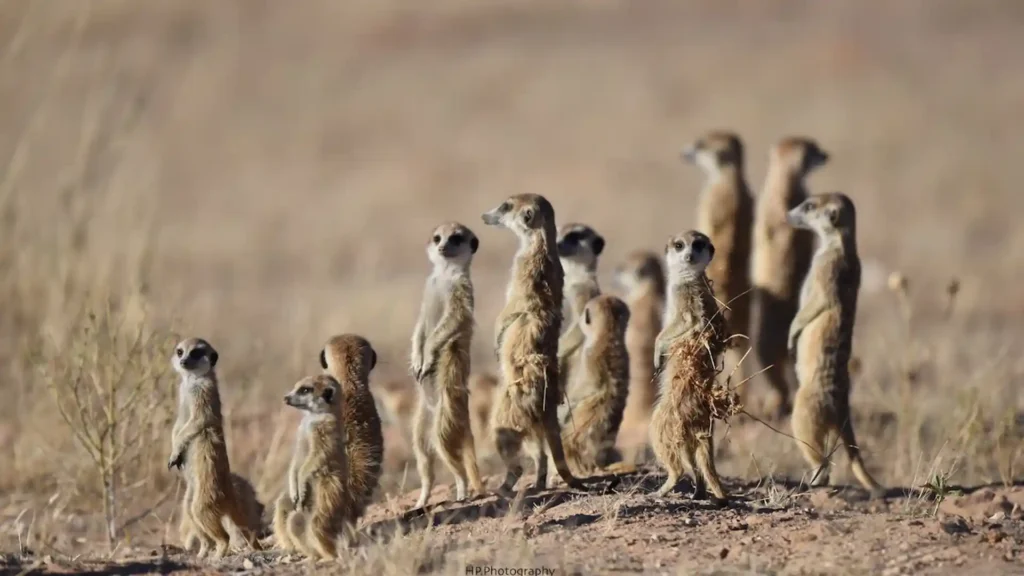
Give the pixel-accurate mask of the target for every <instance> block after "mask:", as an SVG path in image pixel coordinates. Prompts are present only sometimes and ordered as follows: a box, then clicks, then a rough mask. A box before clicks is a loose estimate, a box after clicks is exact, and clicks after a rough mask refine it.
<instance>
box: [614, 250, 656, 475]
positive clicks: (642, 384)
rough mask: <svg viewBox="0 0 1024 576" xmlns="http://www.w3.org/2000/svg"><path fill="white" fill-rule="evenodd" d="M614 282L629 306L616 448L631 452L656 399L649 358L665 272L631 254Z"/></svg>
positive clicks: (650, 259) (644, 255)
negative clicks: (625, 376)
mask: <svg viewBox="0 0 1024 576" xmlns="http://www.w3.org/2000/svg"><path fill="white" fill-rule="evenodd" d="M614 281H615V284H616V286H617V287H618V288H619V289H621V290H622V291H623V297H624V299H625V301H626V304H627V305H628V306H629V323H628V325H627V326H626V350H627V351H628V355H629V395H628V396H627V397H626V409H625V411H624V412H623V415H622V425H621V427H620V430H621V431H620V433H619V435H620V440H621V441H620V444H621V445H623V447H624V448H626V449H627V451H633V450H635V449H636V448H637V447H639V446H642V445H643V444H644V443H646V441H647V423H648V421H649V420H650V417H651V410H652V409H653V407H654V399H655V396H657V384H656V383H655V381H654V366H653V364H651V357H652V356H653V355H654V340H655V338H657V337H658V333H659V332H661V317H662V315H663V314H664V309H665V271H664V269H663V268H662V265H661V258H659V257H658V255H657V254H655V253H654V252H649V251H647V250H638V251H635V252H632V253H630V254H629V255H628V256H627V257H626V260H625V261H624V262H623V263H622V264H619V265H618V266H617V267H616V268H615V276H614ZM629 459H633V458H629Z"/></svg>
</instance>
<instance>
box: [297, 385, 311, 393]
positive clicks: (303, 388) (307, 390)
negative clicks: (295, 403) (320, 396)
mask: <svg viewBox="0 0 1024 576" xmlns="http://www.w3.org/2000/svg"><path fill="white" fill-rule="evenodd" d="M312 391H313V390H312V389H311V388H310V387H309V386H299V394H309V393H310V392H312Z"/></svg>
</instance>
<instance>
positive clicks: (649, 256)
mask: <svg viewBox="0 0 1024 576" xmlns="http://www.w3.org/2000/svg"><path fill="white" fill-rule="evenodd" d="M613 274H614V276H613V282H614V283H615V284H616V285H617V286H619V287H620V288H621V289H622V290H624V291H626V292H627V293H632V292H633V291H635V290H639V289H641V288H645V287H650V288H654V289H655V290H657V291H658V292H663V291H664V290H665V270H664V268H662V265H661V258H658V255H657V254H655V253H654V252H651V251H649V250H636V251H634V252H632V253H630V254H629V255H628V256H626V259H625V261H623V262H622V263H621V264H619V265H618V266H616V267H615V270H614V272H613Z"/></svg>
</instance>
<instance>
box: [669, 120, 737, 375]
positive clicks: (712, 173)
mask: <svg viewBox="0 0 1024 576" xmlns="http://www.w3.org/2000/svg"><path fill="white" fill-rule="evenodd" d="M743 152H744V150H743V142H742V141H741V140H740V138H739V136H737V135H736V134H735V133H732V132H726V131H712V132H709V133H708V134H706V135H704V136H703V137H701V138H700V139H699V140H697V141H696V142H694V143H693V144H692V145H691V146H689V147H688V148H686V150H684V151H683V157H684V158H685V159H686V160H687V161H689V162H691V163H693V164H696V165H698V166H700V167H701V168H702V169H703V170H704V172H705V173H706V175H707V181H706V182H705V184H704V188H703V190H701V193H700V198H699V200H698V202H697V223H696V226H697V230H700V231H702V232H703V233H705V234H707V235H708V236H709V237H710V238H711V242H712V243H713V244H714V246H715V248H716V250H717V254H718V257H717V258H715V259H714V261H713V262H712V263H711V264H710V265H709V266H708V269H707V276H708V278H709V279H710V280H711V282H712V286H713V288H714V294H715V298H717V299H718V301H719V306H720V307H721V308H722V311H723V313H724V314H725V321H726V324H727V325H728V326H729V330H730V332H731V333H733V334H737V335H740V334H742V335H744V336H745V335H747V333H748V332H749V331H750V327H749V326H750V302H751V300H752V295H751V294H750V291H751V289H750V249H751V246H750V245H751V227H752V226H753V222H754V198H753V196H752V195H751V193H750V188H749V187H748V186H747V180H746V178H745V177H744V173H743V171H744V158H743V156H744V153H743ZM748 348H750V346H749V345H748V344H743V343H742V341H741V340H738V339H736V340H733V341H732V342H731V344H730V346H729V347H728V349H727V351H726V359H727V361H728V362H729V364H730V365H731V366H733V367H734V370H735V373H736V374H737V375H738V378H739V380H741V381H742V380H743V377H744V374H745V373H746V370H745V369H744V368H745V367H744V366H742V365H740V359H741V358H742V357H743V355H744V354H745V353H746V351H747V349H748Z"/></svg>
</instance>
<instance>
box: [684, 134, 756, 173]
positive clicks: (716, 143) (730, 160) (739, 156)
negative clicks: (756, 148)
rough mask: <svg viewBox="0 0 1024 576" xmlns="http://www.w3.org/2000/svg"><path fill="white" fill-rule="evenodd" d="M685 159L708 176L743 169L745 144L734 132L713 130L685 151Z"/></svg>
mask: <svg viewBox="0 0 1024 576" xmlns="http://www.w3.org/2000/svg"><path fill="white" fill-rule="evenodd" d="M682 156H683V159H684V160H686V161H687V162H689V163H691V164H696V165H697V166H700V167H701V168H702V169H703V170H704V172H706V173H707V174H718V173H719V172H721V171H722V170H724V169H726V168H728V167H733V168H742V167H743V142H742V141H741V140H740V137H739V136H737V135H736V133H734V132H729V131H726V130H713V131H711V132H708V133H707V134H705V135H704V136H702V137H701V138H699V139H698V140H697V141H696V142H694V143H693V144H691V145H689V146H687V147H686V149H684V150H683V154H682Z"/></svg>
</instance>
